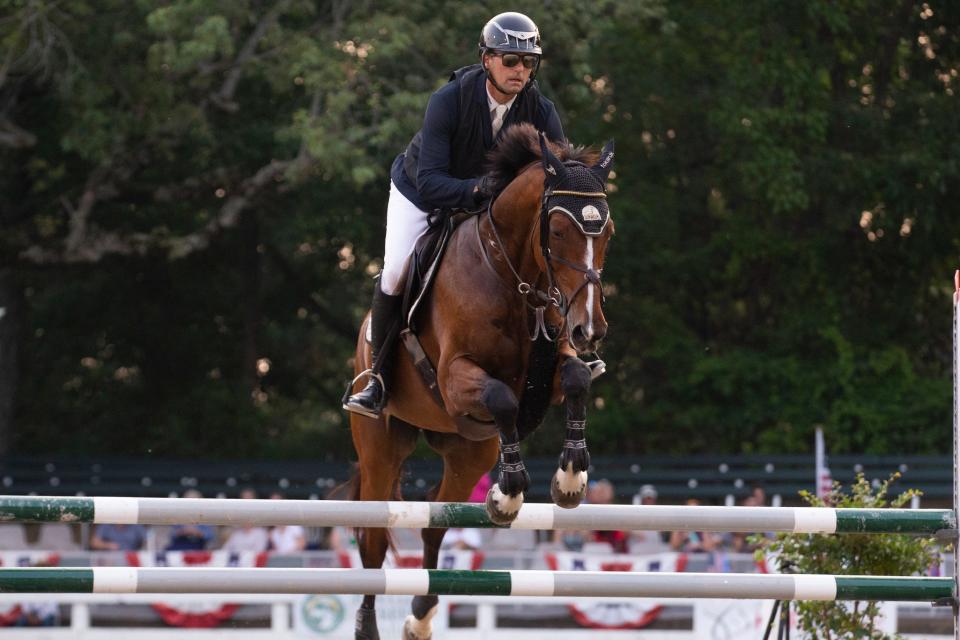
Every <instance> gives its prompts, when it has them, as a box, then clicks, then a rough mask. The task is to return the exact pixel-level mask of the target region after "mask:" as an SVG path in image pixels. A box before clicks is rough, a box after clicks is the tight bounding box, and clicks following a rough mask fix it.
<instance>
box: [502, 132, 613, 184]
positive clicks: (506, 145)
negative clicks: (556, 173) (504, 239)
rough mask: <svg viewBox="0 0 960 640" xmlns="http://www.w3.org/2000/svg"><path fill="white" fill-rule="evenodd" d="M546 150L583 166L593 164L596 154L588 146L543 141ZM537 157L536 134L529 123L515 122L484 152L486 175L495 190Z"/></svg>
mask: <svg viewBox="0 0 960 640" xmlns="http://www.w3.org/2000/svg"><path fill="white" fill-rule="evenodd" d="M547 143H548V144H549V145H550V150H551V151H552V152H553V153H554V154H555V155H556V156H557V157H558V158H559V159H560V160H562V161H567V160H574V161H577V162H582V163H583V164H585V165H588V166H589V165H592V164H594V163H595V162H596V161H597V159H598V158H599V153H598V152H597V151H596V149H593V148H592V147H583V146H573V145H572V144H569V143H567V142H563V143H560V144H557V143H554V142H550V141H548V142H547ZM537 160H540V137H539V133H538V132H537V130H536V128H534V126H533V125H532V124H529V123H526V122H524V123H521V124H515V125H513V126H511V127H510V128H509V129H507V130H506V131H504V133H503V136H502V137H501V138H500V142H498V143H497V146H496V147H495V148H494V149H493V150H491V151H490V153H488V154H487V175H488V176H489V177H490V180H491V181H492V183H493V187H494V189H495V191H496V192H497V193H499V192H500V191H502V190H503V189H505V188H506V186H507V185H508V184H510V181H511V180H513V179H514V178H516V177H517V175H518V174H519V173H520V171H521V170H522V169H523V168H524V167H526V166H527V165H529V164H530V163H532V162H535V161H537Z"/></svg>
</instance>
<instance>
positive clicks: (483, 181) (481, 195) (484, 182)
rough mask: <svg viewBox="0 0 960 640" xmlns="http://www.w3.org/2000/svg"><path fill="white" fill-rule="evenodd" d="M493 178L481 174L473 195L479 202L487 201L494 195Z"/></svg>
mask: <svg viewBox="0 0 960 640" xmlns="http://www.w3.org/2000/svg"><path fill="white" fill-rule="evenodd" d="M493 195H494V194H493V180H491V179H490V176H480V179H479V180H477V186H475V187H474V188H473V197H474V200H475V201H476V203H477V204H480V203H481V202H486V201H487V200H489V199H490V198H492V197H493Z"/></svg>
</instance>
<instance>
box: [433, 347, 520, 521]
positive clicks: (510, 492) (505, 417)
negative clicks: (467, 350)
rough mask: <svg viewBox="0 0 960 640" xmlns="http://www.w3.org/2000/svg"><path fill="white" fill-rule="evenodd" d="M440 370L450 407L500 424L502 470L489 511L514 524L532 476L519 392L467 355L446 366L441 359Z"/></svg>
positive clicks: (492, 490)
mask: <svg viewBox="0 0 960 640" xmlns="http://www.w3.org/2000/svg"><path fill="white" fill-rule="evenodd" d="M439 373H440V377H441V379H442V380H443V385H444V400H445V402H446V405H447V410H448V411H450V412H451V413H452V414H456V413H469V414H472V415H475V416H480V415H488V416H490V417H492V418H493V421H494V422H495V423H496V425H497V429H498V430H499V435H500V473H499V475H498V477H497V478H498V480H497V483H496V484H494V485H493V486H492V487H491V488H490V491H489V492H488V493H487V514H488V515H489V516H490V519H491V520H493V521H494V522H495V523H497V524H500V525H507V524H510V523H511V522H513V520H514V519H515V518H516V517H517V513H519V512H520V507H521V506H522V505H523V492H524V491H526V490H527V487H529V486H530V476H529V475H528V474H527V469H526V467H525V466H524V465H523V460H522V459H521V458H520V436H519V434H518V433H517V414H518V411H519V409H520V403H519V401H518V400H517V395H516V394H515V393H514V392H513V390H512V389H511V388H510V387H508V386H507V385H506V384H504V383H503V382H501V381H499V380H497V379H496V378H492V377H490V375H488V374H487V372H486V371H484V370H483V369H481V368H480V367H479V366H477V365H476V364H475V363H473V362H471V361H470V360H468V359H467V358H463V357H461V358H456V359H455V360H453V361H452V362H450V363H449V364H448V365H447V366H446V367H444V364H443V363H441V366H440V372H439Z"/></svg>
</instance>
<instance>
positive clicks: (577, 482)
mask: <svg viewBox="0 0 960 640" xmlns="http://www.w3.org/2000/svg"><path fill="white" fill-rule="evenodd" d="M554 479H555V480H556V481H557V488H559V489H560V491H562V492H563V493H580V491H581V490H582V489H583V488H584V487H585V486H586V485H587V472H586V471H578V472H577V473H574V472H573V463H572V462H571V463H569V464H567V468H566V469H557V472H556V473H555V474H554Z"/></svg>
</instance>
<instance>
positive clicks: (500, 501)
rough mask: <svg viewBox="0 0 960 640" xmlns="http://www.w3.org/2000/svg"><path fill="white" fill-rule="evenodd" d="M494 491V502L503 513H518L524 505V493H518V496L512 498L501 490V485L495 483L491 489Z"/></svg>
mask: <svg viewBox="0 0 960 640" xmlns="http://www.w3.org/2000/svg"><path fill="white" fill-rule="evenodd" d="M490 491H491V492H492V496H491V497H492V498H493V503H494V504H495V505H497V508H499V509H500V511H501V513H516V512H517V511H520V507H522V506H523V494H522V493H518V494H517V497H516V498H511V497H510V496H508V495H507V494H505V493H504V492H503V491H501V490H500V485H499V484H495V485H493V487H492V488H491V489H490Z"/></svg>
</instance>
